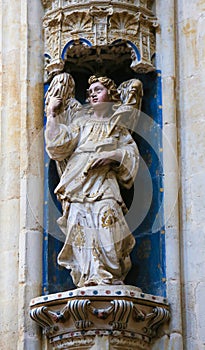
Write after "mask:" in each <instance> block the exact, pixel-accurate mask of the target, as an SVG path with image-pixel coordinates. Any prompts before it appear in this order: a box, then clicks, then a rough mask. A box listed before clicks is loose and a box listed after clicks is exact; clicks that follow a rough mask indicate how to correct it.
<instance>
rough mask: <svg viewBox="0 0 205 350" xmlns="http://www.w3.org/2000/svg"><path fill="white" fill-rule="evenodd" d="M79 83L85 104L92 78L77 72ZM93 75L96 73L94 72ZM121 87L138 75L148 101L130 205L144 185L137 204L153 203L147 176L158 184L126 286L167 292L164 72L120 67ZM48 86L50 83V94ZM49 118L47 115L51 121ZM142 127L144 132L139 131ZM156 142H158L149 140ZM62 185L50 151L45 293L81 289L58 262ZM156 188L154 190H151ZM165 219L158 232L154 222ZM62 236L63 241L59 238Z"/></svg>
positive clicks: (80, 97)
mask: <svg viewBox="0 0 205 350" xmlns="http://www.w3.org/2000/svg"><path fill="white" fill-rule="evenodd" d="M71 74H72V75H73V77H74V79H75V81H76V98H77V99H78V100H79V101H81V102H83V100H84V98H85V96H84V95H83V94H82V91H85V90H86V82H87V78H88V77H87V76H83V77H81V76H79V75H78V74H77V73H76V74H75V72H71ZM90 75H91V74H90ZM109 76H110V77H111V78H113V79H114V80H115V82H116V84H117V85H119V84H120V83H121V82H122V81H124V80H127V79H131V78H134V77H135V78H138V79H140V80H141V81H142V83H143V90H144V96H143V102H142V112H143V113H144V114H145V115H148V116H149V118H145V117H144V114H143V113H142V115H141V116H140V120H139V123H138V126H137V130H136V133H135V134H134V136H133V137H134V138H135V141H136V143H137V145H138V148H139V151H140V154H141V157H142V159H143V161H144V162H142V161H141V163H140V168H139V171H138V175H137V178H136V181H135V186H134V187H133V189H132V190H131V191H129V193H128V192H126V191H124V192H123V196H124V198H125V201H126V202H127V205H128V206H129V205H131V203H132V198H133V193H134V191H137V188H138V187H139V183H140V193H139V200H138V202H137V205H136V212H137V210H138V208H140V210H142V208H143V206H145V207H146V205H147V198H146V193H147V186H148V184H147V177H146V176H144V175H145V174H144V171H145V165H146V173H147V171H148V172H149V174H150V178H151V183H152V189H151V190H152V199H151V202H150V206H149V210H148V211H147V214H146V216H145V217H144V219H143V221H142V222H141V223H140V224H139V225H138V227H136V228H135V229H134V230H133V234H134V236H135V238H136V245H135V247H134V249H133V252H132V253H131V259H132V269H131V270H130V272H129V274H128V276H127V277H126V281H125V282H126V284H129V285H134V286H137V287H140V288H142V290H143V291H144V292H145V293H150V294H154V295H161V296H165V295H166V284H165V277H166V276H165V231H164V227H163V211H161V212H159V209H160V208H162V207H163V166H162V101H161V98H162V91H161V74H160V72H159V71H157V72H153V73H148V74H136V73H134V72H133V71H129V72H125V73H124V74H123V73H122V71H119V72H117V71H115V73H114V74H113V76H112V74H109ZM47 88H48V85H46V86H45V92H46V90H47ZM45 122H46V119H45ZM138 131H139V132H138ZM149 140H152V142H149ZM57 183H58V177H57V172H56V167H55V162H54V161H52V160H50V159H49V157H48V155H47V154H46V152H45V184H44V188H45V193H44V197H45V202H44V244H43V293H44V294H48V293H55V292H59V291H65V290H69V289H73V288H75V286H74V285H73V283H72V279H71V277H70V274H69V271H67V270H66V269H64V268H62V267H60V266H58V265H57V262H56V261H57V255H58V252H59V251H60V249H61V247H62V244H63V242H62V239H63V235H62V234H61V232H60V230H59V229H58V226H57V224H56V219H57V218H58V217H59V216H60V211H61V207H60V204H59V203H58V202H57V200H56V198H55V196H54V194H53V190H54V188H55V187H56V185H57ZM149 192H150V191H149ZM156 221H157V222H158V223H159V224H158V226H157V230H156V229H153V225H154V223H156ZM59 238H60V239H59Z"/></svg>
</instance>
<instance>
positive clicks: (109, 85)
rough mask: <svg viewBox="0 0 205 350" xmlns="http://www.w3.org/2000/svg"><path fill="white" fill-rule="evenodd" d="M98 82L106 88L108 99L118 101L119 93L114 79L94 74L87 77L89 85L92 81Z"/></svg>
mask: <svg viewBox="0 0 205 350" xmlns="http://www.w3.org/2000/svg"><path fill="white" fill-rule="evenodd" d="M96 82H99V83H101V84H102V85H103V86H105V87H106V89H108V94H109V97H110V100H111V101H112V102H120V95H119V93H118V91H117V86H116V85H115V83H114V81H113V80H112V79H110V78H108V77H97V76H96V75H92V76H91V77H90V78H89V79H88V84H89V85H91V84H93V83H96Z"/></svg>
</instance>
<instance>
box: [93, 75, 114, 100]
mask: <svg viewBox="0 0 205 350" xmlns="http://www.w3.org/2000/svg"><path fill="white" fill-rule="evenodd" d="M88 84H89V89H88V99H89V102H90V103H91V105H95V104H96V103H101V102H115V103H116V102H120V95H119V93H118V91H117V87H116V85H115V83H114V81H113V80H112V79H110V78H107V77H97V76H95V75H92V76H91V77H90V78H89V80H88Z"/></svg>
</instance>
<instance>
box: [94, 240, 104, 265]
mask: <svg viewBox="0 0 205 350" xmlns="http://www.w3.org/2000/svg"><path fill="white" fill-rule="evenodd" d="M92 253H93V257H94V260H95V261H98V260H99V258H100V256H101V255H102V249H101V248H100V246H99V244H98V242H96V241H95V239H94V240H93V244H92Z"/></svg>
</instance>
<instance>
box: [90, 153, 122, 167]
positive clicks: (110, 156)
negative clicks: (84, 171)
mask: <svg viewBox="0 0 205 350" xmlns="http://www.w3.org/2000/svg"><path fill="white" fill-rule="evenodd" d="M121 158H122V154H121V152H119V151H111V152H101V153H100V154H99V157H98V158H97V159H96V160H95V161H94V162H93V164H92V165H91V167H90V168H91V169H96V168H99V167H102V166H106V165H114V164H118V163H120V162H121Z"/></svg>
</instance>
